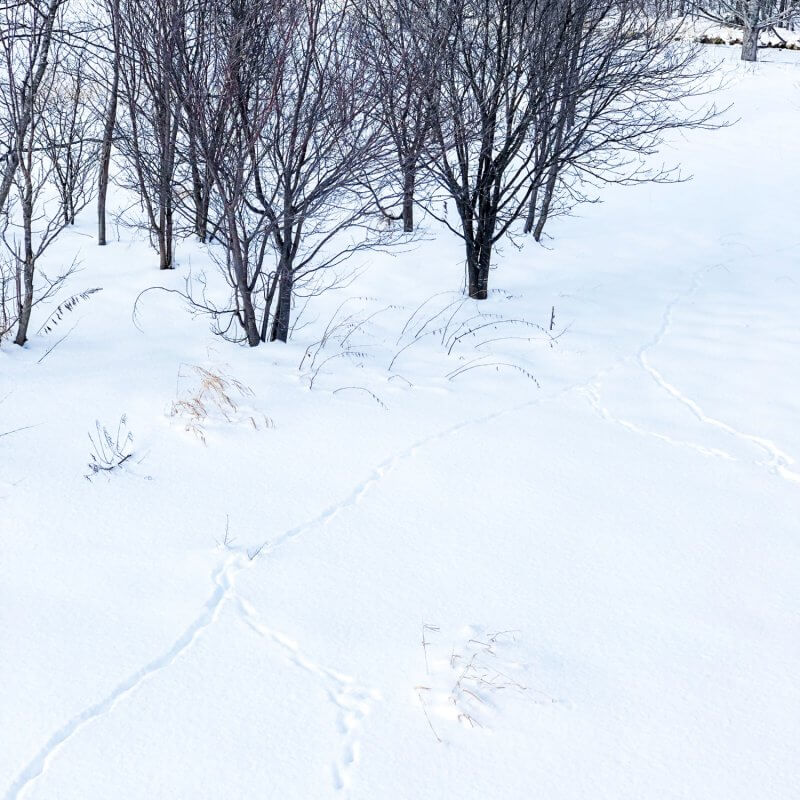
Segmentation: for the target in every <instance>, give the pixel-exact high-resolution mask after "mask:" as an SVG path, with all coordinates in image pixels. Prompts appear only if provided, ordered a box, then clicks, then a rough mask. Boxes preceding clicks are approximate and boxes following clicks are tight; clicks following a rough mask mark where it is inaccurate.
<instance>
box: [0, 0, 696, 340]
mask: <svg viewBox="0 0 800 800" xmlns="http://www.w3.org/2000/svg"><path fill="white" fill-rule="evenodd" d="M4 8H5V12H6V14H5V18H4V20H3V21H2V22H1V23H0V25H2V28H1V29H0V37H2V38H1V44H2V53H1V54H2V58H3V78H2V82H0V95H1V97H0V117H1V119H0V125H2V126H3V132H4V134H5V138H4V141H7V142H8V143H9V147H8V151H7V152H6V153H5V154H4V155H3V161H2V163H0V168H2V178H1V180H2V182H1V183H0V213H1V214H2V224H3V230H4V231H5V233H4V241H5V244H6V251H7V252H6V257H5V259H4V260H3V261H2V265H3V269H4V271H5V272H4V274H5V275H6V279H4V280H3V281H2V286H3V295H2V296H0V309H2V310H1V311H0V313H1V314H2V316H0V336H2V333H3V332H4V331H9V330H11V328H12V327H14V326H16V331H17V333H16V341H17V342H18V343H19V344H22V343H24V342H25V340H26V337H27V329H28V323H29V320H30V313H31V309H32V308H33V306H34V305H35V303H36V302H37V301H38V300H41V299H42V298H43V297H45V296H46V295H47V294H48V292H50V291H52V290H53V289H54V288H55V287H56V286H57V284H58V281H59V279H60V277H61V276H59V277H57V278H52V279H47V278H46V277H45V276H44V275H43V274H41V275H38V276H37V274H36V273H37V271H36V264H37V262H38V260H39V258H40V256H41V255H42V253H43V252H44V250H45V249H46V248H47V246H48V245H49V244H50V243H52V241H53V240H54V238H55V237H56V235H57V234H58V233H59V231H61V230H62V229H63V228H64V227H65V226H68V225H71V224H73V223H74V221H75V216H76V214H77V213H78V212H79V211H80V210H81V209H82V208H83V207H84V206H85V205H86V204H87V203H88V202H90V201H91V199H92V198H93V197H95V196H96V198H97V213H98V243H99V244H101V245H102V244H105V243H106V227H107V221H106V215H107V211H106V205H107V194H108V190H109V184H110V183H111V181H112V179H113V180H114V181H115V182H117V183H119V184H120V185H121V186H123V187H125V188H126V189H128V190H129V191H131V192H132V193H133V195H134V196H135V197H136V198H137V207H138V212H135V213H136V215H137V217H136V218H137V222H138V224H140V225H141V226H142V227H143V228H144V229H145V230H146V231H147V233H148V235H149V237H150V241H151V243H152V245H153V247H154V249H155V250H156V252H157V253H158V263H159V267H160V268H161V269H170V268H172V267H173V265H174V263H175V262H174V259H175V247H176V243H177V242H178V241H179V240H180V239H182V238H184V237H187V236H193V237H196V239H198V240H199V241H200V242H204V243H206V245H207V247H208V252H209V254H210V255H211V257H212V259H213V260H214V261H215V262H216V264H217V265H218V267H219V269H220V272H221V274H222V275H223V276H224V278H225V281H226V285H227V287H228V292H227V299H224V298H223V299H220V295H219V293H218V292H216V291H213V290H211V289H209V291H207V292H206V291H205V290H203V289H202V287H201V289H200V290H197V287H195V289H196V291H193V292H191V298H190V299H191V301H192V302H193V303H194V304H195V306H196V307H197V308H200V309H202V310H205V311H206V312H208V313H209V314H211V315H212V317H213V319H214V321H215V326H216V329H217V330H218V332H220V333H221V334H223V335H226V336H229V337H231V338H233V339H236V340H242V341H246V342H247V343H248V344H249V345H251V346H255V345H258V344H259V343H261V342H264V341H267V340H283V341H285V340H286V339H287V337H288V336H289V334H290V331H291V327H292V313H293V311H292V310H293V306H294V303H295V301H296V298H298V297H300V296H303V295H307V294H309V293H313V292H318V291H321V290H323V289H324V288H326V287H330V286H332V285H335V284H336V283H337V282H340V281H342V280H345V279H346V276H347V274H348V273H347V270H348V268H347V266H346V264H347V262H348V260H349V259H350V257H351V256H352V255H353V254H354V253H356V252H358V251H363V250H369V249H373V248H379V247H384V246H387V245H390V244H392V243H393V242H395V241H397V240H402V239H404V238H407V237H408V235H409V233H411V232H412V231H413V230H414V227H415V209H423V210H425V212H426V213H427V214H429V215H431V216H433V217H434V218H436V219H438V220H440V222H441V223H442V224H443V225H444V226H446V227H447V228H449V229H450V230H451V231H452V232H453V233H454V234H455V235H457V236H458V237H460V239H461V240H462V241H463V243H464V252H465V265H466V268H465V284H466V290H467V292H468V293H469V296H470V297H472V298H475V299H483V298H486V297H487V294H488V291H489V287H488V284H489V277H490V269H491V268H492V266H493V261H492V256H493V253H494V251H495V249H496V246H497V244H498V243H499V242H501V240H504V239H508V238H511V239H512V241H514V240H516V241H520V240H521V238H522V237H524V236H526V235H532V236H533V237H534V238H535V239H537V240H538V239H540V237H541V236H542V234H543V230H544V227H545V225H546V223H547V221H548V219H550V218H551V217H552V216H553V215H554V214H555V213H558V212H560V211H563V210H565V209H567V208H569V207H570V206H571V205H572V204H574V203H575V202H578V201H580V200H581V199H585V198H586V197H587V196H590V195H591V193H592V192H593V191H594V190H595V189H596V187H597V186H598V185H599V184H601V183H604V182H609V181H614V182H632V181H638V180H652V179H659V178H662V177H664V174H663V173H660V172H652V171H650V170H648V169H647V168H646V167H645V166H644V164H645V157H646V156H647V155H649V154H651V153H652V152H653V151H654V149H655V147H656V146H657V144H658V142H659V139H660V137H661V135H662V134H663V133H664V132H665V131H667V130H669V129H670V128H673V127H676V126H687V125H689V126H692V125H703V124H705V123H706V122H707V121H708V118H709V116H708V112H707V110H700V111H699V112H696V113H692V112H688V111H687V110H686V108H687V103H686V101H687V100H689V99H691V98H693V97H694V96H695V95H697V94H698V93H699V92H700V91H701V88H702V86H703V84H702V79H703V75H702V74H701V72H699V71H698V69H697V67H696V66H695V64H696V61H695V53H694V52H693V51H692V49H691V48H690V47H687V46H686V45H682V44H679V43H677V42H675V37H674V20H672V14H673V11H674V2H671V3H670V2H663V3H662V2H661V0H6V2H5V5H4ZM394 221H402V224H394ZM198 291H199V293H198Z"/></svg>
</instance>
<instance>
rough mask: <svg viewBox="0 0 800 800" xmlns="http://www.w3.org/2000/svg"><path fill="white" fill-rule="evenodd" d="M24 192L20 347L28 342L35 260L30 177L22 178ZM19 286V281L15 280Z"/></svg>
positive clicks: (18, 329) (18, 339) (19, 319)
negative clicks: (23, 255)
mask: <svg viewBox="0 0 800 800" xmlns="http://www.w3.org/2000/svg"><path fill="white" fill-rule="evenodd" d="M23 184H24V191H23V192H22V197H21V198H20V199H21V201H22V202H21V203H20V205H21V207H22V208H21V210H22V230H23V238H24V248H25V258H24V261H23V262H22V264H19V263H18V264H17V270H20V268H21V269H22V283H23V287H22V289H23V291H22V293H21V296H20V298H19V300H18V309H19V313H18V315H17V316H18V321H17V336H16V338H15V339H14V344H18V345H20V346H22V345H24V344H25V342H27V341H28V325H29V324H30V321H31V311H32V310H33V271H34V266H35V263H36V259H35V256H34V252H33V185H32V183H31V180H30V175H29V174H26V175H25V177H24V181H23ZM17 285H19V279H18V280H17Z"/></svg>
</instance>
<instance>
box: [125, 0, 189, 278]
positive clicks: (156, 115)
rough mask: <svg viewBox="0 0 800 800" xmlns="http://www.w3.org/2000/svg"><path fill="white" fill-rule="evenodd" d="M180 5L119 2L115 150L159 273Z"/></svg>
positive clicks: (167, 263)
mask: <svg viewBox="0 0 800 800" xmlns="http://www.w3.org/2000/svg"><path fill="white" fill-rule="evenodd" d="M185 10H186V8H185V3H184V2H183V0H120V5H119V21H120V30H119V34H118V35H119V48H120V88H121V90H122V94H123V95H124V99H125V103H126V105H127V115H126V117H125V118H124V120H119V129H120V134H121V135H120V137H119V145H120V149H121V151H122V154H123V155H124V156H125V159H126V164H127V169H128V172H129V174H130V176H131V181H130V184H131V186H132V187H133V188H135V189H136V191H137V192H138V194H139V198H140V201H141V204H142V207H143V210H144V212H145V216H146V219H147V226H148V229H149V232H150V235H151V238H152V240H153V243H154V245H155V248H156V250H157V251H158V256H159V267H160V269H172V267H173V256H174V247H175V236H176V231H175V169H176V140H177V136H178V130H179V127H180V114H181V106H180V102H179V100H178V97H177V96H176V94H175V85H174V81H173V79H172V74H173V68H174V61H175V58H176V49H177V48H176V42H177V41H178V36H179V33H178V32H179V31H180V29H181V26H182V25H183V20H184V14H185Z"/></svg>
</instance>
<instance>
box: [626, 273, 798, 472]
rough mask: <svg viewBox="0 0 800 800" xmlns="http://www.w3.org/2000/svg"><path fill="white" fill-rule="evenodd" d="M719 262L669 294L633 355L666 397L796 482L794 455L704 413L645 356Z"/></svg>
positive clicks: (773, 470) (765, 464) (763, 464)
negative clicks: (746, 445) (652, 332)
mask: <svg viewBox="0 0 800 800" xmlns="http://www.w3.org/2000/svg"><path fill="white" fill-rule="evenodd" d="M722 266H723V265H722V264H715V265H714V266H712V267H703V268H702V269H700V270H697V271H696V272H695V274H694V276H693V278H692V283H691V286H690V287H689V289H688V290H687V291H685V292H682V293H681V294H679V295H677V296H676V297H675V298H673V300H672V301H670V303H668V304H667V307H666V309H665V310H664V314H663V317H662V321H661V327H660V328H659V330H658V332H657V333H656V335H655V336H654V337H653V339H652V340H651V341H650V342H647V343H645V344H644V345H643V346H642V347H640V348H639V351H638V353H637V359H638V362H639V365H640V366H641V368H642V369H643V370H644V371H645V372H646V373H647V374H648V375H649V376H650V378H651V379H652V380H653V381H654V382H655V383H656V385H657V386H659V387H660V388H661V389H662V390H663V391H665V392H666V393H667V394H668V395H669V396H670V397H672V398H674V399H675V400H677V401H678V402H679V403H681V404H682V405H683V406H685V407H686V408H687V409H689V411H690V412H691V413H692V414H693V415H694V416H695V417H696V418H697V419H698V420H700V422H702V423H704V424H705V425H709V426H711V427H714V428H717V429H719V430H721V431H724V432H725V433H727V434H729V435H730V436H733V437H735V438H737V439H739V440H740V441H744V442H748V443H749V444H753V445H755V446H756V447H758V448H760V449H761V450H762V451H763V452H764V453H766V455H767V461H756V462H755V463H756V464H758V465H759V466H763V467H766V468H767V469H768V470H769V471H770V472H772V473H773V474H775V475H778V476H780V477H781V478H783V479H784V480H787V481H789V482H790V483H795V484H800V472H796V471H795V470H793V469H792V466H793V465H794V464H795V463H796V462H795V459H794V458H793V457H792V456H790V455H789V454H788V453H786V452H785V451H783V450H782V449H781V448H780V447H778V445H776V444H775V443H774V442H772V441H770V440H769V439H767V438H765V437H763V436H758V435H756V434H752V433H746V432H744V431H741V430H738V429H737V428H735V427H733V425H729V424H728V423H727V422H724V421H723V420H720V419H716V418H715V417H712V416H710V415H709V414H707V413H706V412H705V411H704V410H703V409H702V408H701V407H700V405H699V404H698V403H696V402H695V401H694V400H692V399H691V398H690V397H688V396H687V395H685V394H684V393H683V392H681V391H680V389H678V388H677V387H676V386H675V385H673V384H672V383H670V382H669V381H667V379H666V378H665V377H664V376H663V375H662V374H661V372H659V371H658V370H657V369H656V368H655V367H654V366H653V365H652V364H651V363H650V361H649V360H648V358H647V353H648V352H649V351H650V350H652V349H653V348H654V347H656V346H657V345H659V344H661V342H662V341H663V340H664V337H665V336H666V335H667V333H668V332H669V330H670V328H671V327H672V313H673V311H674V309H675V307H676V306H677V305H678V304H679V303H680V302H683V301H685V300H688V299H689V298H690V297H692V296H693V295H694V294H695V293H696V292H697V290H698V289H699V288H700V286H701V284H702V281H703V278H704V277H705V275H707V274H708V273H709V272H711V270H713V269H717V268H719V267H722Z"/></svg>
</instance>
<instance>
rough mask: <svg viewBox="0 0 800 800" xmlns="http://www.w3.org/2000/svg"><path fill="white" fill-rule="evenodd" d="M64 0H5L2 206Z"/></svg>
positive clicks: (45, 68)
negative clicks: (4, 135)
mask: <svg viewBox="0 0 800 800" xmlns="http://www.w3.org/2000/svg"><path fill="white" fill-rule="evenodd" d="M65 3H66V0H46V2H45V0H5V2H3V4H2V8H3V14H4V17H5V21H4V27H3V35H2V42H0V46H2V57H3V72H4V80H3V84H4V85H3V87H2V103H3V106H4V108H3V115H2V120H1V121H2V123H3V124H4V126H5V128H6V130H5V133H6V139H5V141H7V142H9V148H8V151H7V152H6V153H5V154H4V159H3V161H4V163H3V166H2V178H0V211H2V210H3V209H5V207H6V203H7V201H8V195H9V192H10V191H11V186H12V184H13V183H14V177H15V175H16V170H17V165H18V163H19V157H20V156H19V142H20V141H21V140H22V139H23V138H24V137H25V136H26V134H27V133H28V129H29V127H30V125H31V123H32V120H33V114H34V104H35V102H36V97H37V95H38V93H39V90H40V87H41V83H42V81H43V80H44V78H45V75H46V73H47V69H48V66H49V60H48V59H49V56H50V48H51V46H52V44H53V40H54V36H53V28H54V25H55V23H56V20H57V18H58V16H59V14H60V12H61V10H62V8H63V6H64V5H65Z"/></svg>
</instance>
